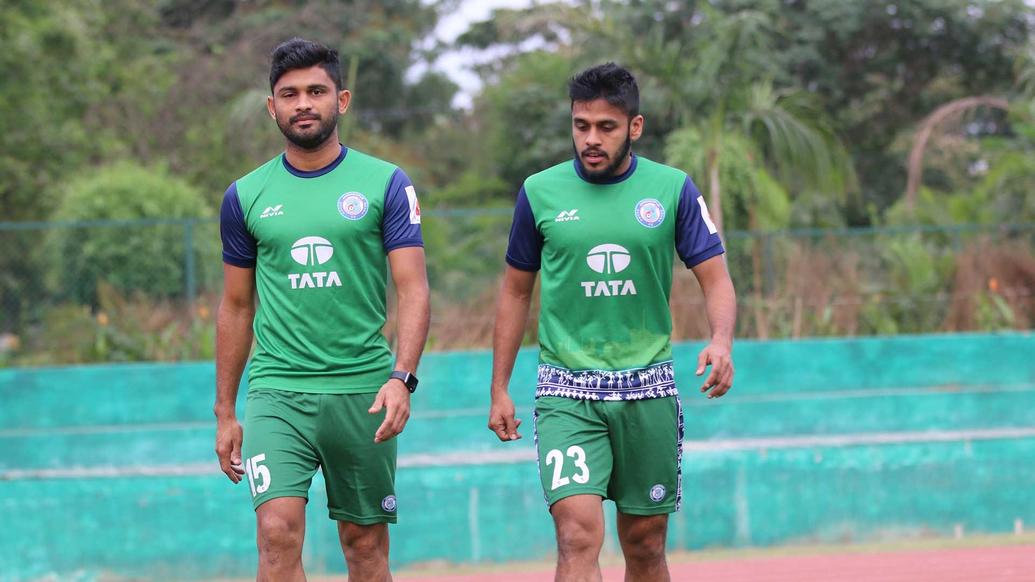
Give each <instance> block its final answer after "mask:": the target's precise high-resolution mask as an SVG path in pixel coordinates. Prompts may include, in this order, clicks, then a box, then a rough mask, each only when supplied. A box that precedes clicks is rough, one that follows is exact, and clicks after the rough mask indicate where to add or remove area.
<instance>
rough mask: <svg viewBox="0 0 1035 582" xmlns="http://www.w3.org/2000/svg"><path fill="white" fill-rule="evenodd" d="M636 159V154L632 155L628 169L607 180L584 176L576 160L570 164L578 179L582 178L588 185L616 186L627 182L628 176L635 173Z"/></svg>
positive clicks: (580, 165)
mask: <svg viewBox="0 0 1035 582" xmlns="http://www.w3.org/2000/svg"><path fill="white" fill-rule="evenodd" d="M636 159H637V158H636V154H632V162H631V163H630V164H629V168H628V169H626V170H625V171H624V172H622V173H621V174H618V175H617V176H611V177H609V178H590V177H589V176H587V175H586V173H585V171H584V170H583V168H582V164H580V163H579V160H578V158H575V159H574V160H572V163H573V164H575V173H576V174H578V175H579V178H582V179H583V180H585V181H587V182H589V183H590V184H617V183H619V182H624V181H625V180H628V179H629V176H632V175H633V172H635V171H636Z"/></svg>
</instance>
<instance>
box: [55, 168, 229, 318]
mask: <svg viewBox="0 0 1035 582" xmlns="http://www.w3.org/2000/svg"><path fill="white" fill-rule="evenodd" d="M209 216H212V209H211V208H210V207H209V205H208V203H207V202H206V201H205V200H204V198H203V197H202V196H201V195H200V194H199V193H198V191H197V190H196V189H195V188H194V187H192V186H191V185H190V184H188V183H186V182H184V181H183V180H180V179H178V178H175V177H173V176H171V175H170V174H169V173H168V172H167V171H166V170H165V168H161V167H158V168H145V167H142V166H139V165H136V164H133V163H128V162H123V163H119V164H116V165H113V166H109V167H106V168H102V169H100V170H95V171H94V172H93V173H91V174H89V175H87V176H86V177H84V178H83V179H80V180H75V181H73V182H72V185H71V186H70V187H69V188H68V190H67V191H66V192H65V195H64V197H63V199H62V200H61V201H60V203H59V206H58V208H57V210H56V212H55V213H54V216H53V219H54V220H56V221H62V222H70V223H72V224H70V225H68V226H66V227H63V228H58V229H55V230H54V231H52V232H53V235H52V236H51V239H50V241H48V244H49V245H50V249H51V250H52V255H51V256H53V257H55V260H54V272H53V273H52V274H51V276H50V277H49V283H50V284H51V285H52V286H53V289H54V291H55V292H56V294H58V295H60V296H63V297H65V298H67V299H71V300H74V301H79V302H84V303H88V304H91V305H95V304H96V300H97V284H98V283H99V282H101V281H104V282H107V283H109V284H110V285H111V286H112V287H114V288H115V289H117V290H118V291H120V292H122V293H131V292H140V293H144V294H147V295H149V296H151V297H155V298H162V297H171V296H175V295H178V294H181V293H182V292H183V289H184V270H185V262H186V261H185V256H184V253H185V247H184V242H185V239H186V238H187V237H186V234H187V229H186V227H185V226H184V225H183V224H179V223H172V224H156V225H146V226H139V225H134V226H132V227H128V226H125V225H120V224H113V225H101V226H96V225H95V226H78V225H76V224H75V223H77V222H80V221H91V220H114V221H123V220H137V219H148V218H150V219H159V220H163V221H164V220H170V219H183V218H200V217H209Z"/></svg>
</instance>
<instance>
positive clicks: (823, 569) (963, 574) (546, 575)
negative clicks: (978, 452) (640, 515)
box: [395, 545, 1035, 582]
mask: <svg viewBox="0 0 1035 582" xmlns="http://www.w3.org/2000/svg"><path fill="white" fill-rule="evenodd" d="M670 568H671V572H672V580H673V582H711V581H718V582H1035V546H1031V545H1029V546H1023V545H1021V546H1007V547H989V548H965V549H943V550H912V551H903V552H880V553H844V554H824V555H819V556H781V557H776V558H741V559H736V560H702V561H690V562H679V563H673V564H670ZM622 572H623V571H622V569H621V568H607V569H605V570H604V581H605V582H620V581H621V580H622ZM395 579H396V580H397V581H398V582H486V581H492V582H496V581H499V582H552V580H553V573H552V572H520V573H514V574H505V573H501V572H494V573H491V574H490V573H486V574H476V575H471V574H465V575H453V576H449V575H446V576H429V577H423V578H413V577H407V576H397V577H396V578H395Z"/></svg>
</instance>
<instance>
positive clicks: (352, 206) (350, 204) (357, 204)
mask: <svg viewBox="0 0 1035 582" xmlns="http://www.w3.org/2000/svg"><path fill="white" fill-rule="evenodd" d="M369 209H370V203H369V202H367V198H366V196H363V195H362V194H360V193H359V192H346V193H344V194H342V195H341V198H338V212H340V213H341V215H342V216H344V217H345V218H348V219H349V220H359V219H360V218H363V217H364V216H366V215H367V210H369Z"/></svg>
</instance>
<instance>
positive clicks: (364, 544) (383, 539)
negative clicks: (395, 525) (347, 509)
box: [338, 522, 388, 564]
mask: <svg viewBox="0 0 1035 582" xmlns="http://www.w3.org/2000/svg"><path fill="white" fill-rule="evenodd" d="M338 536H339V538H340V539H341V548H342V550H344V552H345V560H346V561H348V562H349V563H350V564H354V563H360V562H362V563H369V562H375V563H376V562H382V561H387V559H388V526H387V525H385V524H383V523H380V524H375V525H356V524H354V523H347V522H338Z"/></svg>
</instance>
